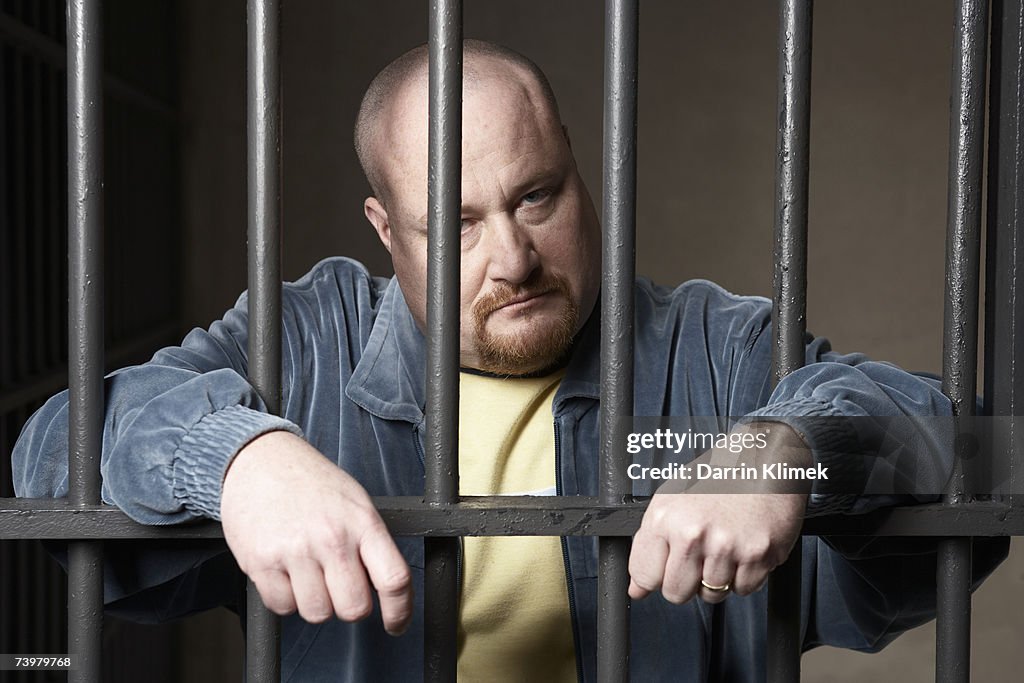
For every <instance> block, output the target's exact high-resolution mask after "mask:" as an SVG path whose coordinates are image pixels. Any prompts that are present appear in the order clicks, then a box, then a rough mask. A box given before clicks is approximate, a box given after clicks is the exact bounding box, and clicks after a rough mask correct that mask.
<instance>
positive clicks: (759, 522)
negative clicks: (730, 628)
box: [629, 424, 811, 604]
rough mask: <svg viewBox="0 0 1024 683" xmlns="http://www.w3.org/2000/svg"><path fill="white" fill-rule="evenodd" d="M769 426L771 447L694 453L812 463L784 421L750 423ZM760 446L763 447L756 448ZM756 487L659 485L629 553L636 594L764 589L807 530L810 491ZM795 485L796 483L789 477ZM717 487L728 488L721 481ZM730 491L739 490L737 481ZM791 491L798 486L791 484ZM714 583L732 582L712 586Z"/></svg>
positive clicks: (712, 460)
mask: <svg viewBox="0 0 1024 683" xmlns="http://www.w3.org/2000/svg"><path fill="white" fill-rule="evenodd" d="M740 429H745V430H759V431H762V432H766V431H767V433H769V434H770V435H769V436H768V439H767V443H768V445H767V447H766V448H759V449H750V450H748V451H746V452H744V453H742V454H739V455H737V454H732V453H729V452H728V451H724V452H722V451H714V450H713V451H709V452H708V453H706V454H704V455H702V456H701V457H700V458H698V459H697V460H695V463H696V462H706V463H709V464H714V465H716V466H718V465H726V466H732V465H737V464H739V462H741V461H742V462H745V463H747V464H752V463H753V464H754V466H755V467H757V468H758V471H760V467H761V464H762V463H769V462H788V463H789V464H790V465H794V466H807V465H809V464H810V462H811V456H810V452H809V450H808V449H807V447H806V445H805V444H804V443H803V441H802V439H800V437H799V436H798V435H797V434H796V432H794V431H793V430H792V429H791V428H789V427H788V426H786V425H783V424H770V425H765V424H762V425H753V426H744V427H741V428H740ZM752 451H756V452H752ZM744 483H745V484H747V485H746V486H745V487H744V489H743V490H748V491H749V490H755V491H763V492H751V493H720V492H718V493H701V492H700V491H701V483H697V484H692V485H687V484H681V483H679V482H678V481H670V482H667V483H666V484H664V485H662V486H661V487H660V488H659V489H658V493H656V494H655V495H654V497H653V498H652V499H651V503H650V505H649V506H648V508H647V511H646V512H645V513H644V518H643V521H642V523H641V525H640V529H639V530H638V531H637V533H636V536H635V537H634V538H633V548H632V551H631V553H630V557H629V574H630V583H629V595H630V597H631V598H634V599H639V598H643V597H645V596H646V595H648V594H649V593H651V592H652V591H656V590H659V589H660V590H661V594H662V595H663V596H664V598H665V599H666V600H668V601H669V602H673V603H676V604H682V603H684V602H687V601H688V600H690V599H691V598H693V597H694V596H695V595H699V596H700V597H701V599H703V600H704V601H705V602H709V603H717V602H721V601H722V600H724V599H725V598H726V596H727V595H728V594H729V593H730V592H734V593H736V594H737V595H749V594H750V593H753V592H755V591H757V590H759V589H760V588H761V587H762V586H763V585H764V583H765V582H766V581H767V580H768V575H769V573H770V572H771V571H772V570H773V569H774V568H775V567H777V566H779V565H780V564H782V563H783V562H784V561H785V559H786V558H787V557H788V556H789V552H790V550H791V549H792V548H793V545H794V544H795V543H796V541H797V539H798V538H799V536H800V528H801V526H802V523H803V515H804V510H805V508H806V504H807V496H808V493H809V490H810V485H809V482H804V484H805V487H804V488H805V489H806V490H805V491H803V492H800V493H776V492H773V491H772V488H771V484H770V482H764V481H760V482H756V484H755V485H756V486H757V487H758V488H757V489H751V488H750V482H744ZM790 484H791V482H790ZM716 486H717V489H716V490H717V491H722V490H723V485H722V483H721V482H716ZM731 490H736V489H735V488H733V489H731ZM789 490H792V488H790V489H789ZM702 580H703V581H704V583H705V584H707V585H709V586H715V587H717V586H728V589H725V590H709V589H708V588H706V587H705V586H704V585H702V584H701V581H702Z"/></svg>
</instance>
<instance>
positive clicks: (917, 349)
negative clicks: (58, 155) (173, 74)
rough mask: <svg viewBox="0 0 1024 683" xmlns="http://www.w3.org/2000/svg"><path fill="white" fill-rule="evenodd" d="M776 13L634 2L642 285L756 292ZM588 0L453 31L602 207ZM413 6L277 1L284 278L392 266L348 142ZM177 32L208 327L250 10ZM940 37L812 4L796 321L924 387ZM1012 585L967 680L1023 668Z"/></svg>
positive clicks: (235, 216) (859, 662) (198, 272)
mask: <svg viewBox="0 0 1024 683" xmlns="http://www.w3.org/2000/svg"><path fill="white" fill-rule="evenodd" d="M371 5H372V6H371ZM775 5H776V3H773V2H766V1H765V0H742V1H735V2H729V3H719V2H697V1H696V0H694V1H689V2H668V1H664V2H646V3H644V4H643V7H642V15H641V52H640V92H641V97H640V111H639V114H640V138H639V141H640V143H639V144H640V149H639V198H638V201H639V208H638V233H639V238H638V247H637V263H638V268H637V270H638V272H639V273H642V274H645V275H649V276H651V277H652V278H653V279H655V280H656V281H660V282H664V283H675V282H679V281H681V280H684V279H689V278H693V277H704V278H709V279H712V280H715V281H717V282H719V283H721V284H722V285H724V286H726V287H727V288H729V289H731V290H733V291H736V292H740V293H754V294H763V295H768V294H769V293H770V290H769V286H770V266H771V227H772V217H773V193H774V184H773V173H774V153H775V152H774V150H775V119H776V114H775V107H776V85H775V83H776V54H775V50H776V26H777V19H776V15H775V11H776V10H775ZM602 6H603V3H600V2H597V1H596V0H573V1H571V2H570V1H563V2H559V3H544V2H537V1H536V0H532V1H526V0H515V1H511V2H484V1H482V0H476V1H473V0H470V1H469V2H467V3H466V12H465V14H466V35H467V36H468V37H477V38H486V39H492V40H496V41H498V42H501V43H504V44H506V45H509V46H510V47H513V48H515V49H518V50H520V51H521V52H524V53H525V54H527V55H528V56H530V57H531V58H533V59H534V60H535V61H536V62H537V63H538V64H539V65H540V66H541V67H542V68H543V69H544V70H545V71H546V72H547V73H548V75H549V77H550V78H551V81H552V84H553V86H554V89H555V92H556V94H557V95H558V97H559V101H560V104H561V108H562V113H563V118H564V119H565V122H566V123H567V124H568V126H569V128H570V133H571V137H572V142H573V148H574V150H575V151H576V154H577V159H578V161H579V163H580V166H581V169H582V171H583V174H584V178H585V179H586V180H587V182H588V185H589V186H590V188H591V191H592V194H593V195H594V197H595V200H598V201H599V196H600V177H601V120H602V101H603V98H602V54H603V35H602V33H603V12H602ZM426 12H427V9H426V3H423V2H413V1H412V0H403V1H392V2H381V3H341V2H328V1H327V0H323V1H319V2H318V1H315V0H290V1H289V2H288V3H287V4H286V7H285V16H284V31H283V40H284V66H283V78H284V97H285V118H284V121H285V123H284V226H285V252H284V253H285V259H284V268H285V274H286V277H288V278H296V277H298V276H300V275H301V274H302V273H304V272H305V271H306V270H308V268H309V267H310V266H312V265H313V264H314V263H315V262H316V261H318V260H319V259H321V258H323V257H326V256H329V255H333V254H345V255H348V256H353V257H355V258H358V259H360V260H362V261H364V262H366V263H367V264H369V265H370V267H371V269H372V270H374V271H375V272H377V273H381V274H386V273H389V272H390V265H389V262H388V260H387V254H386V252H385V251H384V250H383V248H382V247H380V246H379V244H378V243H377V240H376V237H375V235H374V234H373V232H372V230H371V228H370V227H369V225H368V224H367V223H366V222H365V220H364V219H363V216H362V208H361V207H362V200H363V198H364V197H365V195H366V193H367V186H366V183H365V181H364V180H363V178H362V176H361V174H360V172H359V168H358V165H357V163H356V158H355V154H354V153H353V151H352V145H351V128H352V124H353V121H354V117H355V112H356V109H357V107H358V102H359V98H360V97H361V95H362V91H363V89H364V88H365V87H366V85H367V84H368V83H369V81H370V79H371V78H372V77H373V75H374V74H375V73H376V72H377V71H378V70H379V69H380V68H381V67H383V66H384V65H385V64H386V63H387V62H388V61H390V60H391V59H392V58H394V57H395V56H397V55H398V54H400V53H401V52H403V51H404V50H406V49H408V48H409V47H412V46H414V45H416V44H418V43H421V42H423V41H424V40H425V37H426V30H427V29H426V21H427V14H426ZM180 21H181V22H182V25H181V27H180V28H181V29H183V30H182V32H181V35H182V36H183V42H182V45H181V47H182V50H181V55H182V62H181V69H182V81H181V88H182V90H181V102H182V115H183V136H182V140H183V146H184V147H183V149H184V153H185V154H184V162H183V168H182V187H183V191H184V199H185V202H184V209H183V213H182V216H183V219H184V221H185V225H186V230H187V240H186V241H187V243H188V244H187V249H186V255H187V257H186V271H187V272H186V285H185V287H186V292H185V302H186V303H185V306H186V311H185V314H186V318H187V320H188V321H189V324H203V325H205V324H206V323H208V322H209V321H210V320H212V319H214V318H215V317H219V315H220V314H221V313H222V312H223V310H224V309H225V308H227V307H228V306H230V305H231V304H232V303H233V301H234V299H235V297H236V296H237V295H238V293H239V292H240V291H241V290H242V289H243V288H244V286H245V271H244V266H245V263H244V244H245V169H244V163H245V118H244V87H245V81H244V76H243V74H244V54H245V53H244V39H245V18H244V2H242V1H241V0H231V1H227V0H221V1H219V2H208V1H206V0H189V1H188V2H185V3H184V7H183V11H182V13H181V16H180ZM952 26H953V18H952V3H938V2H933V1H931V0H914V1H911V0H900V1H893V0H861V1H859V2H856V3H852V2H845V1H843V0H819V1H818V2H817V3H815V24H814V41H815V42H814V61H813V87H812V93H813V95H812V112H813V116H812V129H811V149H812V153H811V184H810V230H811V241H810V273H809V278H810V283H809V310H808V321H809V327H810V329H811V330H813V331H815V332H816V333H818V334H825V335H826V336H829V337H830V338H831V339H832V340H833V344H834V346H835V347H836V348H837V349H839V350H845V351H849V350H858V351H863V352H866V353H868V354H870V355H872V356H873V357H876V358H880V359H885V360H891V361H893V362H896V363H898V364H900V365H903V366H905V367H907V368H909V369H915V370H929V371H933V372H934V371H938V370H939V369H940V364H941V340H942V335H941V324H942V285H943V249H944V230H945V218H946V163H947V159H946V155H947V136H948V125H949V124H948V98H949V73H950V64H951V51H950V46H949V44H950V37H951V34H952ZM1017 548H1018V546H1016V545H1015V546H1014V549H1015V550H1016V549H1017ZM1022 586H1024V560H1022V559H1021V555H1020V553H1015V554H1013V555H1012V556H1011V560H1010V562H1008V563H1007V564H1006V565H1004V566H1003V567H1002V568H1001V569H1000V570H999V572H998V574H997V575H996V577H995V578H994V579H993V580H992V581H990V582H989V583H988V584H986V586H985V587H984V588H983V589H982V590H981V592H980V593H979V594H978V596H977V598H976V600H975V620H974V625H975V628H974V661H973V669H974V673H975V676H976V677H977V679H978V680H1007V679H1010V678H1012V677H1013V676H1012V674H1011V672H1012V671H1014V670H1015V669H1014V664H1016V666H1017V668H1019V665H1020V662H1019V657H1016V659H1017V661H1016V662H1014V658H1015V654H1016V650H1017V648H1018V644H1017V641H1018V640H1019V639H1020V636H1021V634H1024V622H1022V619H1021V617H1019V616H1016V615H1017V614H1019V610H1009V612H1012V614H1009V613H1008V610H1006V609H1005V608H1004V607H1003V606H1004V605H1006V604H1007V601H1008V600H1013V599H1019V597H1020V596H1021V588H1022ZM207 623H211V622H210V621H208V622H207ZM190 633H192V634H193V635H192V636H191V641H189V642H191V645H190V647H191V648H194V649H192V652H193V653H194V655H195V657H194V661H193V662H192V665H193V666H195V667H196V672H197V673H198V672H199V671H204V670H205V671H206V672H209V671H211V670H213V669H215V668H217V667H220V666H229V667H230V666H234V664H233V663H229V664H224V661H225V657H224V651H223V649H222V648H223V647H224V645H222V644H221V643H219V641H217V640H215V639H214V640H211V638H210V637H209V635H208V634H207V635H202V636H200V635H198V634H201V633H202V631H201V630H194V631H191V632H190ZM932 633H933V629H932V628H931V627H924V628H922V629H918V630H917V631H915V632H912V633H911V634H909V635H907V636H906V637H903V638H901V639H900V640H899V641H897V642H896V643H895V644H894V645H892V646H891V647H890V648H889V649H887V650H886V651H885V652H884V653H882V654H881V655H875V656H866V655H860V654H856V653H844V652H838V651H835V650H831V649H827V648H822V649H820V650H817V651H815V652H812V653H810V654H808V655H807V656H806V657H805V658H804V671H805V677H806V680H811V681H858V682H859V681H862V680H871V679H874V680H901V681H905V682H907V683H909V682H910V681H927V680H933V676H934V674H933V658H934V656H933V652H932V642H933V641H932V635H931V634H932ZM189 637H190V636H189V635H188V634H186V638H187V639H188V638H189ZM228 638H229V640H230V641H231V642H234V643H235V644H237V641H235V640H233V639H234V636H230V637H228ZM203 652H207V653H208V656H209V658H206V657H205V656H203V655H202V654H201V653H203ZM865 677H867V678H865Z"/></svg>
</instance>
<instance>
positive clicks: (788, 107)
mask: <svg viewBox="0 0 1024 683" xmlns="http://www.w3.org/2000/svg"><path fill="white" fill-rule="evenodd" d="M779 10H780V11H779V67H778V79H779V80H778V87H779V95H778V106H779V118H778V120H779V129H778V139H777V147H776V149H777V153H776V166H775V248H774V259H773V260H774V270H773V273H772V285H773V302H772V303H773V305H772V329H773V331H774V334H775V338H774V340H773V342H774V343H773V346H772V368H773V377H772V379H773V382H775V383H778V382H779V381H780V380H782V378H783V377H785V376H786V375H788V374H789V373H790V372H792V371H794V370H796V369H797V368H799V367H801V366H802V365H803V364H804V356H805V341H804V334H805V332H806V327H807V186H808V177H809V175H808V174H809V168H810V129H811V23H812V10H813V6H812V2H811V0H782V2H781V4H780V8H779ZM802 562H803V544H802V542H798V543H796V544H795V545H794V546H793V550H792V552H790V555H789V558H788V559H787V560H786V561H785V562H784V563H783V564H782V565H781V566H779V567H778V568H777V569H775V571H774V572H772V574H771V577H770V578H769V580H768V600H767V602H768V639H767V641H766V646H767V652H766V668H767V674H768V680H769V681H771V682H772V683H783V682H785V681H799V680H800V655H801V652H802V644H803V643H802V641H803V639H802V637H801V633H800V599H801V595H800V593H801V591H800V588H801V566H802Z"/></svg>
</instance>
